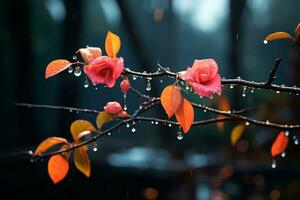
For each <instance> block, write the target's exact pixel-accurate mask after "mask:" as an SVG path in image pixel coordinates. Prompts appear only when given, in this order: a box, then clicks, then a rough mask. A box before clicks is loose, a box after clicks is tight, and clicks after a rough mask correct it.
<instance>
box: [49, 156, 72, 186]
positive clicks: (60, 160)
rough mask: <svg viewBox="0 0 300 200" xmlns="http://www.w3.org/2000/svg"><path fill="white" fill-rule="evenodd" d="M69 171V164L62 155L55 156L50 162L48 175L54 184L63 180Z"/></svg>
mask: <svg viewBox="0 0 300 200" xmlns="http://www.w3.org/2000/svg"><path fill="white" fill-rule="evenodd" d="M68 171H69V162H68V160H67V159H66V158H65V157H64V156H62V155H59V154H57V155H54V156H51V158H50V159H49V161H48V174H49V176H50V178H51V180H52V181H53V183H54V184H56V183H58V182H60V181H61V180H63V179H64V178H65V177H66V175H67V173H68Z"/></svg>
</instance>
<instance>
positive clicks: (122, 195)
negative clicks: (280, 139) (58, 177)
mask: <svg viewBox="0 0 300 200" xmlns="http://www.w3.org/2000/svg"><path fill="white" fill-rule="evenodd" d="M299 7H300V1H294V0H286V1H281V0H73V1H68V0H40V1H38V0H22V1H14V0H9V1H8V0H7V1H6V0H1V6H0V11H1V12H0V16H1V17H0V22H1V26H0V43H1V50H0V56H1V65H0V66H1V67H0V73H1V87H0V88H1V98H0V102H1V105H2V107H1V115H0V122H1V147H0V182H1V187H0V188H1V189H0V195H1V197H9V199H20V198H27V197H29V198H45V199H47V198H49V199H50V198H52V199H53V198H64V199H71V198H72V199H77V198H78V199H79V198H97V199H126V200H127V199H149V200H150V199H151V200H153V199H174V200H175V199H186V200H189V199H197V200H198V199H201V200H208V199H213V200H222V199H224V200H227V199H248V200H262V199H272V200H276V199H298V196H299V195H300V180H299V177H300V166H299V156H298V155H299V152H300V151H299V147H298V146H297V145H294V144H293V142H292V140H291V142H290V144H289V146H288V149H287V151H286V157H285V158H278V159H277V166H276V168H275V169H273V168H271V162H272V158H271V155H270V148H271V145H272V142H273V141H274V139H275V137H276V134H278V130H273V129H268V128H262V127H255V126H251V125H250V126H248V127H247V129H246V132H245V134H244V135H243V136H242V139H241V140H240V141H239V142H238V143H237V145H236V146H232V145H231V144H230V131H231V129H232V127H233V126H234V125H236V124H235V123H233V122H229V123H226V124H225V128H224V130H223V131H219V130H218V129H217V127H216V125H215V124H213V125H207V126H203V127H194V128H193V129H192V130H191V131H190V132H189V134H188V135H185V136H184V138H183V139H182V140H178V139H177V131H178V129H177V128H176V127H168V126H166V125H164V124H158V125H156V124H151V123H138V122H137V123H136V124H135V126H134V128H136V132H134V133H132V132H131V128H132V126H131V127H130V128H126V127H124V128H121V129H120V130H118V131H115V132H114V133H113V135H112V136H110V137H104V138H101V140H99V141H98V142H97V143H98V144H97V145H98V151H97V152H92V151H91V152H90V157H91V160H92V174H91V177H90V178H88V179H87V178H85V177H84V176H83V175H82V174H81V173H80V172H78V171H77V170H76V169H75V166H74V165H73V164H72V165H71V168H70V172H69V174H68V176H67V177H66V179H65V180H64V181H62V182H61V183H59V184H58V185H53V184H52V182H51V180H50V178H49V177H48V174H47V160H44V161H42V162H38V163H31V162H30V158H29V157H28V156H26V155H25V153H26V152H27V151H28V150H34V149H35V148H36V146H37V145H38V144H39V143H40V142H41V141H42V140H43V139H45V138H47V137H50V136H59V137H66V138H68V139H71V137H70V136H71V135H70V132H69V125H70V123H71V122H72V121H73V120H75V119H79V118H84V119H89V120H91V121H94V119H95V116H94V115H91V114H77V113H75V112H64V111H53V110H41V109H34V108H32V109H28V108H25V107H23V108H20V107H14V106H13V105H12V104H13V103H14V102H27V103H36V104H50V105H64V106H73V107H79V108H93V109H98V110H101V109H102V108H103V106H104V105H105V104H106V102H107V101H114V100H117V101H120V102H122V101H123V95H122V93H121V92H120V90H119V88H118V86H116V87H115V88H114V89H108V88H104V87H103V86H98V87H97V88H95V87H92V86H90V87H88V88H84V82H85V80H86V77H85V76H84V74H82V75H81V76H79V77H77V76H74V74H72V73H71V74H70V73H68V72H67V71H65V72H63V73H61V74H59V75H57V76H56V77H54V78H51V79H49V80H47V81H45V80H44V71H45V68H46V66H47V64H48V63H49V62H50V61H52V60H54V59H57V58H65V59H68V60H72V57H73V54H74V53H75V52H76V51H77V50H78V49H79V48H81V47H85V46H86V45H89V46H97V47H100V48H102V49H103V50H104V40H105V36H106V33H107V31H108V30H111V31H112V32H114V33H116V34H118V35H119V36H120V37H121V40H122V47H121V51H120V53H119V55H120V56H122V57H124V59H125V66H126V67H129V68H131V69H134V70H138V71H156V70H157V63H158V62H159V63H160V64H161V65H163V66H165V67H169V68H170V69H171V70H172V71H181V70H185V69H186V67H187V66H190V65H192V63H193V60H194V59H196V58H198V59H203V58H214V59H215V60H216V61H217V62H218V64H219V70H220V74H221V75H222V77H226V78H236V77H238V76H240V77H241V78H244V79H249V80H254V81H264V80H266V79H267V74H268V72H269V70H270V69H271V66H272V65H273V63H274V60H275V58H276V57H282V58H283V59H284V60H283V62H282V64H281V65H280V69H279V71H278V80H276V82H277V83H280V84H286V85H297V86H300V78H299V77H300V76H299V75H300V52H299V50H298V51H297V49H295V48H293V47H291V43H290V42H289V41H284V40H283V41H275V42H272V43H270V44H268V45H264V44H263V42H262V41H263V39H264V37H265V36H266V35H268V34H270V33H272V32H275V31H287V32H290V33H291V34H294V29H295V27H296V25H297V24H298V22H299V21H300V16H299ZM130 80H131V83H132V85H134V86H135V87H137V88H138V89H139V90H140V91H142V92H144V93H147V94H150V95H156V96H158V95H159V94H160V92H161V90H162V88H163V87H164V86H166V85H167V84H168V83H170V82H171V80H170V79H168V78H163V79H161V78H157V79H152V80H151V82H150V83H149V84H150V85H151V90H150V91H146V87H147V85H148V82H147V80H144V79H140V78H137V79H136V80H133V79H132V78H130ZM242 91H243V88H239V87H234V88H233V89H230V87H229V86H226V87H224V88H223V94H224V95H225V96H227V97H228V98H229V100H230V102H231V105H232V107H233V108H234V109H239V108H244V107H254V108H255V110H254V111H253V112H250V113H249V116H252V117H255V118H258V119H262V120H270V121H277V122H282V123H296V122H298V123H299V117H300V116H299V113H300V106H299V105H300V104H299V100H300V99H299V97H298V96H295V95H289V94H277V93H276V92H274V91H264V90H254V91H253V93H252V92H251V88H246V91H245V95H242V94H243V92H242ZM189 99H190V100H193V101H195V102H201V103H204V104H207V105H210V106H215V102H216V100H215V99H212V100H210V99H199V98H198V97H197V96H190V97H189ZM140 102H141V100H140V99H139V98H137V97H136V96H135V94H132V93H129V94H128V107H129V112H133V111H134V110H135V109H136V108H137V107H138V104H139V103H140ZM148 115H149V116H150V115H151V116H157V117H163V118H164V117H165V114H164V112H163V111H162V109H161V108H156V109H154V110H153V111H152V112H150V113H149V114H148ZM196 116H197V119H207V118H210V117H214V116H213V115H211V114H208V113H204V112H197V113H196ZM291 134H297V131H293V132H291Z"/></svg>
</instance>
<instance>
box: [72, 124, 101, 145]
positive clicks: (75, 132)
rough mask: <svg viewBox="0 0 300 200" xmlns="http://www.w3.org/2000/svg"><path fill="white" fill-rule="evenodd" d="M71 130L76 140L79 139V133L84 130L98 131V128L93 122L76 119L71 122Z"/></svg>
mask: <svg viewBox="0 0 300 200" xmlns="http://www.w3.org/2000/svg"><path fill="white" fill-rule="evenodd" d="M70 131H71V133H72V136H73V138H74V140H75V141H76V140H79V139H80V138H78V136H79V134H80V133H81V132H83V131H96V128H95V127H94V126H93V124H92V123H91V122H89V121H86V120H76V121H74V122H73V123H72V124H71V127H70Z"/></svg>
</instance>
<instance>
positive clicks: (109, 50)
mask: <svg viewBox="0 0 300 200" xmlns="http://www.w3.org/2000/svg"><path fill="white" fill-rule="evenodd" d="M120 48H121V39H120V38H119V36H118V35H116V34H114V33H112V32H110V31H108V33H107V35H106V39H105V51H106V54H107V55H108V56H109V57H112V58H113V57H116V55H117V54H118V52H119V50H120Z"/></svg>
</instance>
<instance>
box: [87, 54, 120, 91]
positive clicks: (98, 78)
mask: <svg viewBox="0 0 300 200" xmlns="http://www.w3.org/2000/svg"><path fill="white" fill-rule="evenodd" d="M123 67H124V61H123V58H122V57H120V58H111V57H108V56H100V57H97V58H95V59H94V60H92V61H91V62H90V63H89V64H88V65H86V66H84V68H83V69H84V72H85V73H86V75H87V76H88V77H89V79H90V80H91V81H92V83H93V84H94V85H97V84H100V83H104V84H106V85H107V87H109V88H112V87H114V85H115V83H116V80H117V78H119V76H120V75H121V73H122V71H123Z"/></svg>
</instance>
